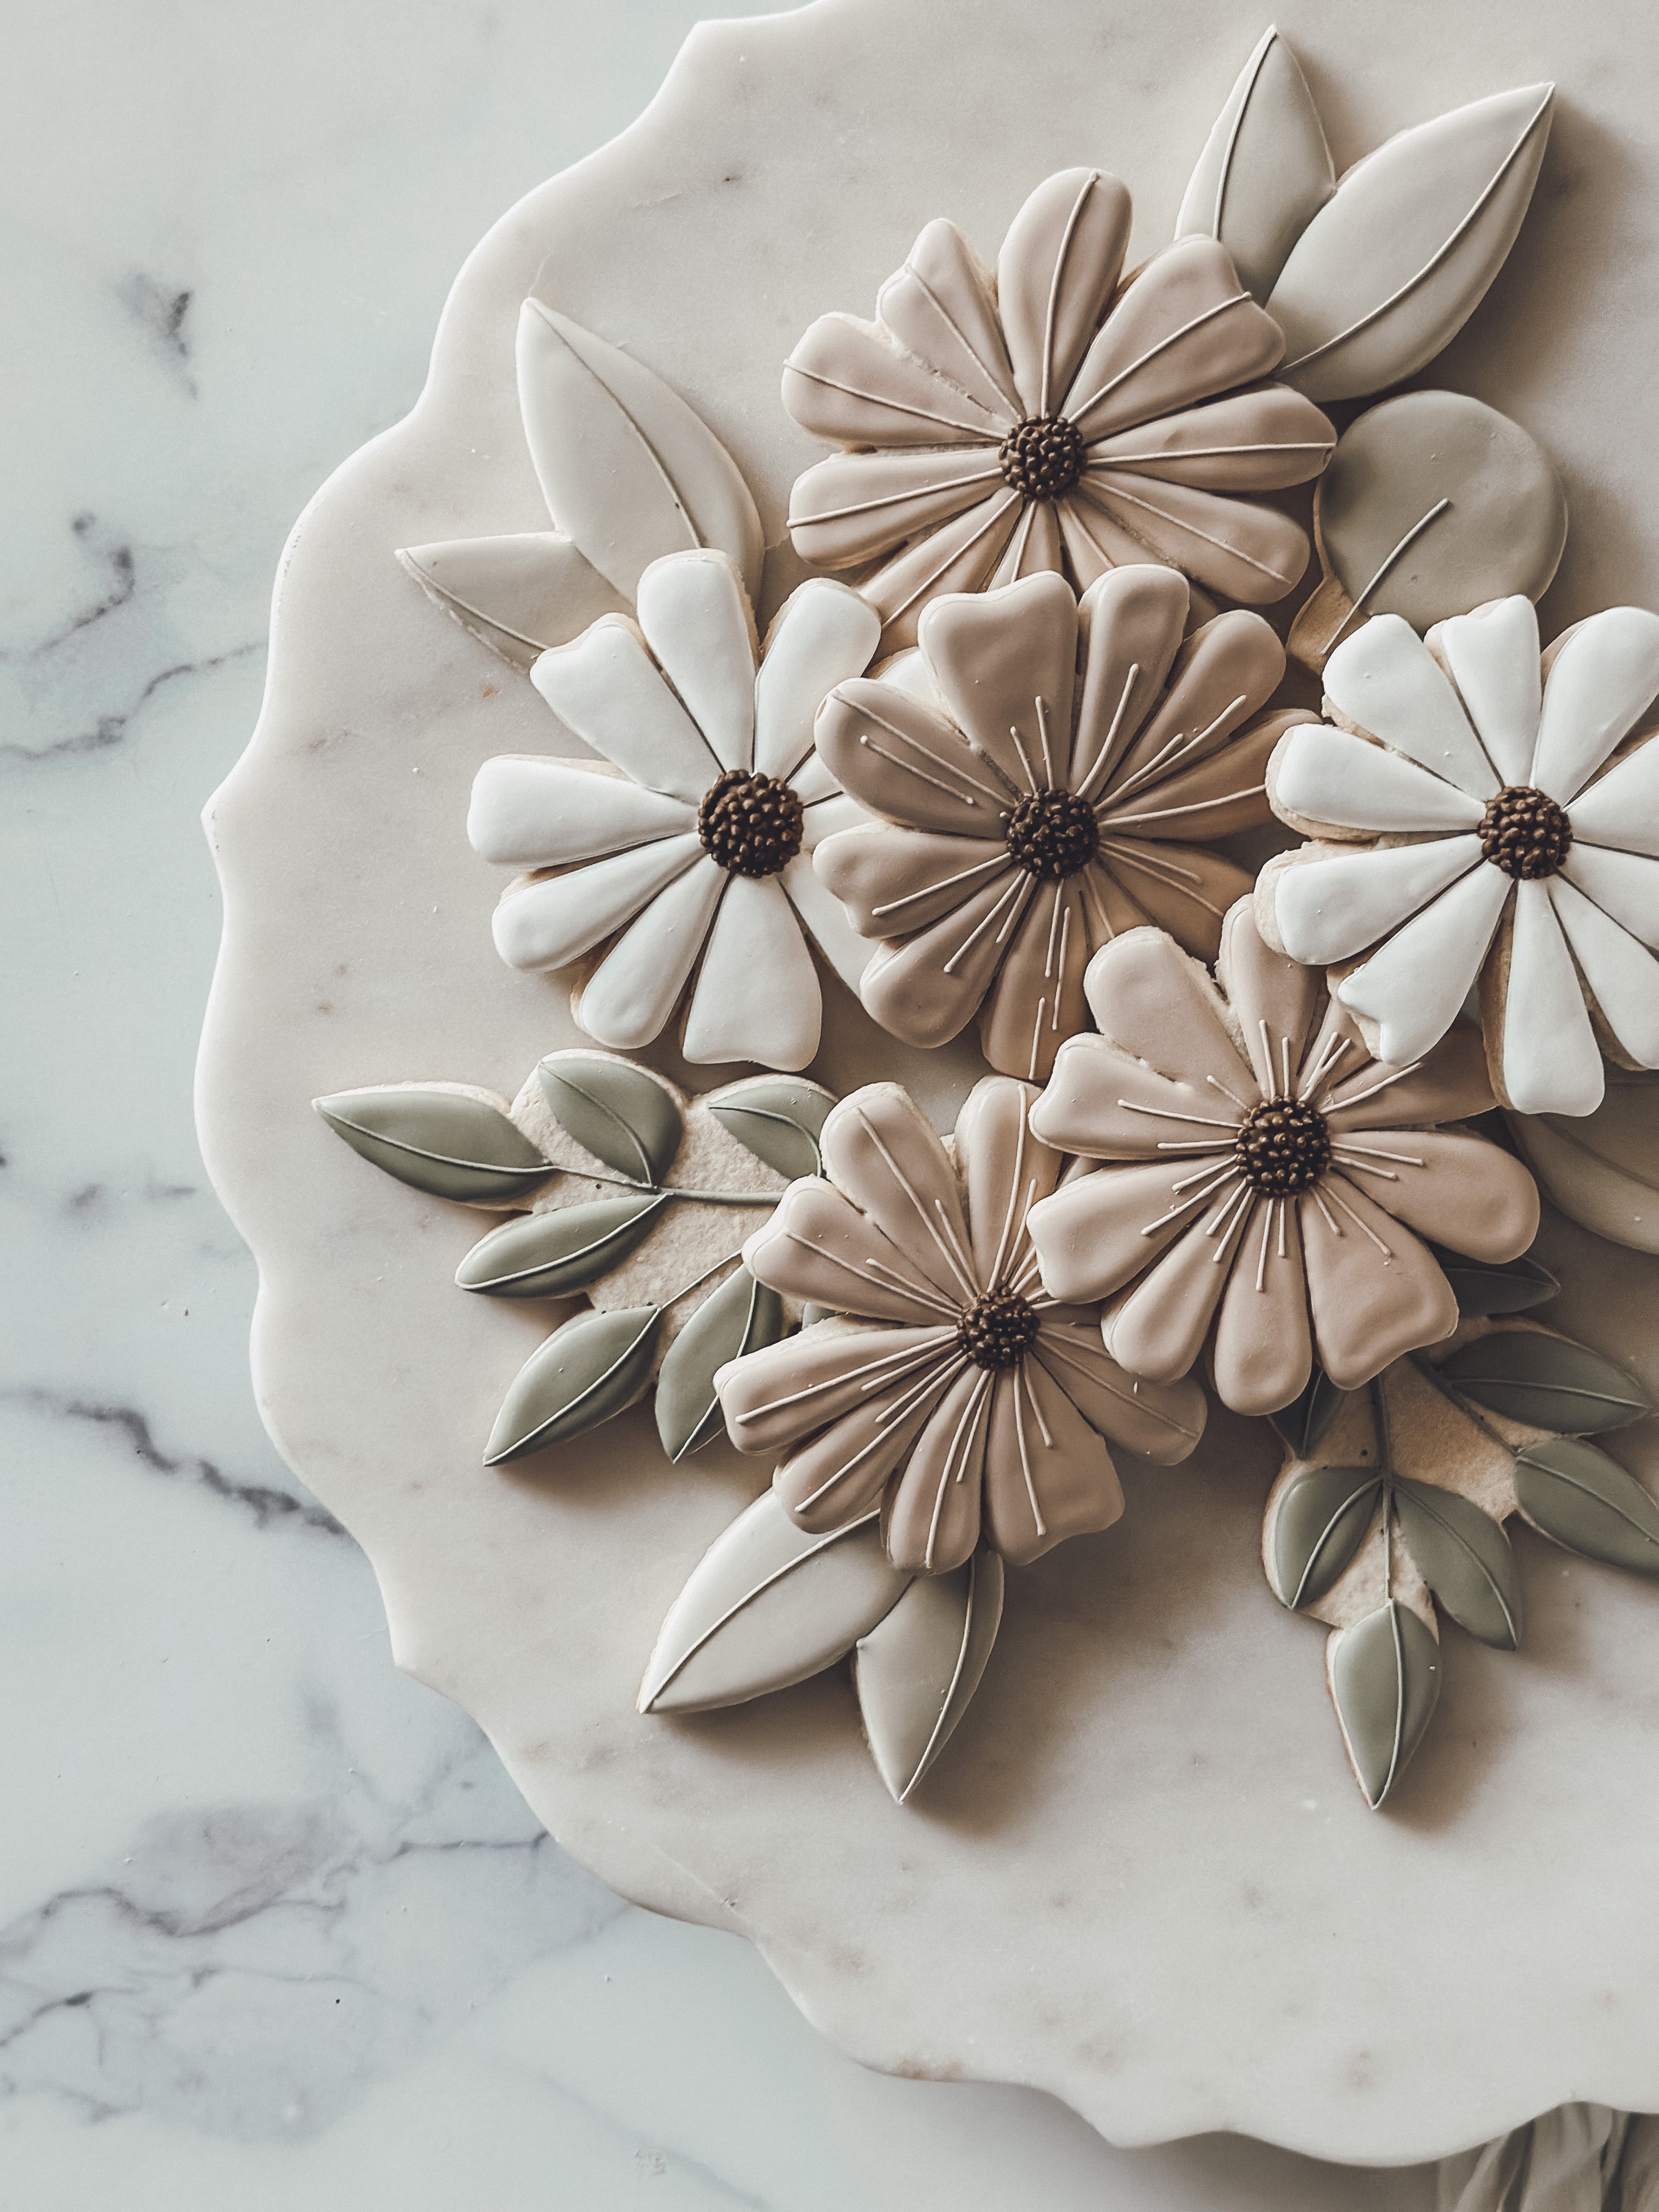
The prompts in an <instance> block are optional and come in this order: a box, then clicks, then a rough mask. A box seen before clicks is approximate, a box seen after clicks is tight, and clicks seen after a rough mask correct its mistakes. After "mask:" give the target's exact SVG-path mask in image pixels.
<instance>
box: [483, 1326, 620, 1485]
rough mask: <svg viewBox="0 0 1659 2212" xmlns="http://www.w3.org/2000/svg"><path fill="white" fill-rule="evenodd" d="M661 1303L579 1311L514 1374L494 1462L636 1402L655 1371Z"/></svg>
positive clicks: (498, 1420)
mask: <svg viewBox="0 0 1659 2212" xmlns="http://www.w3.org/2000/svg"><path fill="white" fill-rule="evenodd" d="M661 1322H662V1309H661V1307H660V1306H618V1307H615V1308H613V1309H612V1310H611V1311H609V1312H605V1313H585V1314H578V1315H577V1316H576V1317H575V1319H574V1321H568V1322H565V1324H564V1326H563V1327H562V1328H556V1329H555V1330H554V1332H553V1334H552V1335H551V1336H550V1337H549V1338H548V1340H547V1341H546V1342H545V1343H544V1344H542V1345H540V1346H538V1347H537V1349H536V1350H535V1351H534V1352H532V1353H531V1355H530V1357H529V1358H528V1359H526V1362H525V1364H524V1365H523V1366H522V1367H521V1368H520V1370H519V1371H518V1373H517V1375H516V1376H514V1377H513V1386H512V1388H511V1389H509V1390H508V1392H507V1396H506V1397H505V1399H504V1400H503V1401H502V1402H501V1412H500V1413H498V1414H497V1415H496V1417H495V1427H494V1428H493V1429H492V1430H491V1431H490V1432H489V1443H487V1444H486V1445H485V1447H484V1460H483V1463H484V1465H485V1466H486V1467H500V1466H501V1465H502V1464H503V1462H506V1461H507V1460H511V1459H520V1458H522V1456H523V1455H524V1454H525V1453H526V1452H532V1451H540V1450H541V1449H543V1448H544V1446H545V1445H548V1444H556V1443H564V1442H565V1441H566V1440H567V1439H568V1438H569V1437H580V1436H582V1435H584V1434H586V1431H588V1430H589V1429H596V1428H598V1427H599V1424H600V1422H601V1421H608V1420H609V1419H611V1415H612V1414H613V1413H621V1412H622V1410H623V1407H624V1406H629V1405H631V1404H632V1403H633V1401H634V1400H635V1398H637V1397H638V1396H639V1395H640V1394H641V1391H642V1390H643V1389H645V1386H646V1384H647V1382H648V1381H649V1379H650V1376H651V1361H652V1357H653V1353H654V1352H655V1351H656V1348H657V1331H658V1329H659V1327H660V1326H661Z"/></svg>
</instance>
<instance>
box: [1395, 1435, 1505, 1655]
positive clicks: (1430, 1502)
mask: <svg viewBox="0 0 1659 2212" xmlns="http://www.w3.org/2000/svg"><path fill="white" fill-rule="evenodd" d="M1394 1500H1395V1512H1396V1514H1397V1515H1398V1516H1399V1522H1400V1534H1401V1540H1402V1541H1403V1542H1404V1544H1405V1547H1406V1549H1407V1551H1408V1552H1409V1553H1411V1555H1412V1557H1413V1559H1414V1560H1415V1561H1416V1562H1417V1568H1418V1571H1419V1574H1420V1575H1421V1576H1422V1577H1423V1579H1424V1581H1425V1583H1427V1584H1428V1586H1429V1588H1430V1589H1431V1590H1432V1591H1433V1592H1434V1595H1435V1596H1436V1598H1437V1600H1438V1601H1439V1602H1440V1604H1441V1605H1442V1606H1443V1607H1444V1608H1445V1610H1446V1611H1447V1612H1448V1613H1450V1615H1451V1617H1452V1619H1453V1620H1455V1622H1456V1623H1457V1625H1458V1626H1459V1627H1460V1628H1466V1629H1468V1632H1469V1634H1470V1635H1471V1636H1478V1637H1479V1638H1480V1641H1481V1642H1482V1643H1483V1644H1492V1646H1493V1647H1494V1648H1495V1649H1496V1650H1499V1651H1513V1650H1515V1648H1516V1645H1517V1644H1519V1643H1520V1641H1521V1587H1520V1583H1519V1580H1518V1578H1517V1577H1516V1571H1515V1554H1514V1553H1513V1552H1511V1551H1510V1541H1509V1538H1508V1537H1507V1536H1506V1535H1505V1534H1504V1531H1503V1529H1502V1528H1500V1527H1499V1526H1498V1522H1496V1521H1494V1520H1493V1519H1492V1517H1491V1516H1490V1515H1489V1514H1486V1513H1483V1512H1482V1511H1481V1510H1480V1507H1479V1506H1478V1505H1473V1504H1470V1502H1469V1500H1468V1498H1460V1497H1459V1496H1458V1495H1457V1493H1456V1492H1455V1491H1450V1490H1441V1489H1439V1488H1437V1486H1435V1485H1434V1484H1433V1483H1429V1482H1411V1481H1408V1480H1407V1479H1406V1477H1405V1476H1403V1475H1401V1476H1399V1477H1398V1478H1397V1479H1396V1480H1395V1487H1394Z"/></svg>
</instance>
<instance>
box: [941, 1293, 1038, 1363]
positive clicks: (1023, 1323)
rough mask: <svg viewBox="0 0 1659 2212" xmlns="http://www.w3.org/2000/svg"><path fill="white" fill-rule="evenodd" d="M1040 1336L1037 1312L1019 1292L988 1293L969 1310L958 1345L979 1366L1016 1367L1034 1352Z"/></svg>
mask: <svg viewBox="0 0 1659 2212" xmlns="http://www.w3.org/2000/svg"><path fill="white" fill-rule="evenodd" d="M1036 1333H1037V1317H1036V1309H1035V1308H1034V1307H1032V1306H1031V1305H1030V1304H1028V1303H1027V1301H1026V1300H1025V1299H1024V1298H1023V1297H1020V1295H1019V1293H1018V1291H1002V1290H997V1291H985V1292H983V1293H982V1294H981V1296H980V1297H976V1298H975V1300H974V1303H973V1304H972V1305H970V1306H969V1307H968V1308H966V1309H965V1310H964V1311H963V1316H962V1319H961V1321H960V1322H958V1323H957V1343H958V1344H959V1345H960V1346H962V1349H963V1352H966V1353H967V1355H968V1357H969V1359H971V1360H972V1361H973V1363H974V1364H975V1367H983V1368H987V1369H989V1370H993V1371H994V1370H996V1369H998V1368H1002V1367H1012V1365H1013V1364H1014V1363H1015V1361H1016V1360H1018V1359H1023V1358H1024V1356H1025V1354H1026V1352H1029V1351H1030V1347H1031V1340H1032V1339H1033V1338H1034V1337H1035V1336H1036Z"/></svg>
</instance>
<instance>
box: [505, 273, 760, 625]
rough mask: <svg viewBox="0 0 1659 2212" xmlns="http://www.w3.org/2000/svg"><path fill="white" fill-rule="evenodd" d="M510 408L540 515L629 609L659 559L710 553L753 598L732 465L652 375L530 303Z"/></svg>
mask: <svg viewBox="0 0 1659 2212" xmlns="http://www.w3.org/2000/svg"><path fill="white" fill-rule="evenodd" d="M518 362H519V405H520V411H521V412H522V414H523V416H524V428H525V436H526V439H527V441H529V446H530V458H531V459H532V461H533V462H534V464H535V468H536V474H537V476H538V478H539V479H540V482H541V487H542V491H543V493H544V495H545V497H546V500H547V504H548V508H549V511H550V513H551V514H552V517H553V520H554V521H555V522H556V524H557V525H558V526H559V528H560V530H561V531H562V532H564V534H565V535H566V536H567V537H568V538H570V539H572V541H573V542H574V544H575V545H576V547H577V549H578V550H580V552H581V553H582V554H583V556H585V557H586V559H587V560H588V561H589V562H591V563H592V566H593V567H594V568H596V569H597V570H598V571H599V574H600V575H601V576H603V577H604V578H605V581H606V582H607V583H608V584H609V585H610V586H611V588H612V590H613V591H615V592H618V593H619V594H620V595H621V596H622V598H623V599H624V600H625V601H627V602H629V604H631V603H632V601H633V599H634V598H635V594H636V593H637V592H638V590H639V582H640V577H641V574H642V573H643V571H644V570H645V569H646V568H647V567H648V566H649V565H650V563H651V562H653V561H654V560H656V559H658V558H659V556H661V555H663V554H665V553H683V552H690V551H692V550H695V549H696V547H698V546H711V547H713V548H714V550H717V551H719V552H722V553H726V554H729V555H730V556H731V557H732V560H733V561H735V562H737V564H738V568H740V569H741V570H742V571H743V578H744V583H745V584H746V585H747V586H748V589H749V596H750V599H758V597H759V595H760V574H761V564H762V562H763V560H764V558H765V553H766V544H765V539H764V538H763V534H762V531H761V524H760V517H759V515H758V514H757V513H756V510H755V502H754V501H753V499H752V498H751V497H750V492H749V487H748V486H747V484H745V483H744V480H743V478H742V477H741V476H740V475H739V473H738V467H737V464H736V463H735V462H734V461H733V460H732V456H731V455H730V454H729V453H727V452H726V448H725V447H724V446H723V445H721V443H720V440H719V439H718V438H717V437H716V436H715V435H714V432H713V431H712V430H711V429H710V428H708V424H707V423H706V422H703V420H702V417H701V416H699V415H698V414H697V413H696V411H695V410H693V409H692V408H690V407H689V406H688V405H687V404H686V403H685V401H684V399H682V398H680V397H679V395H678V392H671V391H670V390H669V388H668V386H666V385H665V383H664V382H663V380H662V379H661V378H660V377H659V376H657V375H655V374H653V372H652V371H651V370H650V369H648V368H646V366H645V364H644V363H643V362H638V361H635V359H634V357H633V356H632V355H631V354H627V353H623V351H622V350H621V349H620V348H618V347H617V346H613V345H608V344H607V343H605V340H604V339H603V338H599V337H595V336H594V334H593V333H592V331H586V330H584V329H583V328H582V327H581V325H580V323H573V322H572V321H571V320H570V319H569V318H568V316H566V315H562V314H559V313H556V311H555V310H554V309H553V308H551V307H546V306H544V304H543V302H542V301H539V300H526V301H525V303H524V306H523V308H522V309H521V310H520V316H519V344H518Z"/></svg>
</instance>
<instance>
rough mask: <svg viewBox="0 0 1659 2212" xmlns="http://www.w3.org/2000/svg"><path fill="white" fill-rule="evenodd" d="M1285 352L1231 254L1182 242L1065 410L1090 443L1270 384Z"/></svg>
mask: <svg viewBox="0 0 1659 2212" xmlns="http://www.w3.org/2000/svg"><path fill="white" fill-rule="evenodd" d="M1284 344H1285V342H1284V340H1283V338H1282V337H1280V336H1279V325H1278V324H1277V323H1275V322H1274V321H1273V319H1272V318H1271V317H1270V316H1268V315H1266V314H1264V313H1262V311H1261V308H1260V307H1257V306H1256V304H1255V301H1253V300H1252V299H1251V298H1250V297H1249V295H1248V294H1247V293H1245V292H1244V291H1243V289H1242V288H1241V287H1240V284H1239V282H1238V277H1237V274H1236V273H1235V271H1234V269H1233V264H1232V259H1231V256H1230V255H1229V254H1228V252H1227V251H1226V249H1225V246H1218V245H1217V244H1216V242H1215V240H1213V239H1209V238H1183V239H1181V240H1177V242H1176V244H1175V245H1173V246H1166V247H1165V248H1164V251H1163V252H1161V253H1158V254H1155V255H1154V256H1153V257H1152V260H1150V261H1149V262H1148V263H1147V264H1146V266H1145V268H1144V269H1142V270H1141V271H1140V273H1139V276H1137V277H1136V278H1135V279H1134V281H1133V283H1132V284H1130V285H1129V286H1128V287H1127V289H1126V290H1125V291H1124V293H1123V295H1122V297H1121V299H1120V300H1119V301H1118V302H1117V304H1116V306H1115V307H1114V308H1113V309H1112V312H1111V313H1110V314H1109V316H1108V317H1107V319H1106V321H1105V323H1104V325H1103V327H1102V329H1101V331H1100V334H1099V336H1098V337H1097V338H1096V339H1095V341H1094V343H1092V344H1091V347H1090V348H1089V350H1088V352H1087V354H1086V355H1085V356H1084V359H1083V361H1082V363H1081V365H1080V366H1079V369H1078V373H1077V375H1076V377H1075V378H1074V380H1073V384H1072V386H1071V388H1070V390H1069V391H1068V392H1066V398H1065V401H1064V405H1063V411H1064V412H1065V413H1066V414H1067V415H1069V416H1071V418H1072V420H1073V422H1075V423H1076V424H1077V426H1078V428H1079V430H1081V431H1082V433H1083V435H1084V436H1085V438H1087V439H1089V440H1090V441H1094V440H1096V439H1100V438H1107V437H1109V436H1111V435H1112V434H1113V433H1114V432H1115V431H1117V430H1125V429H1127V428H1130V427H1131V426H1132V425H1133V424H1134V423H1136V422H1151V421H1152V419H1153V418H1154V417H1155V416H1160V415H1170V414H1173V413H1174V412H1175V410H1176V409H1177V408H1183V407H1191V406H1192V405H1194V404H1195V403H1196V402H1197V401H1199V400H1200V399H1208V398H1211V397H1212V396H1213V395H1214V394H1215V393H1217V392H1226V391H1229V390H1230V389H1231V387H1232V386H1234V385H1236V384H1248V383H1250V382H1251V381H1253V380H1255V378H1256V377H1258V376H1265V375H1266V374H1267V371H1268V370H1269V369H1270V368H1272V367H1273V364H1274V362H1276V361H1277V360H1278V359H1279V355H1280V354H1281V353H1282V352H1283V350H1284ZM1311 473H1313V471H1310V474H1311Z"/></svg>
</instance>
